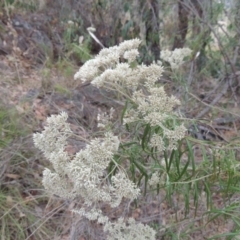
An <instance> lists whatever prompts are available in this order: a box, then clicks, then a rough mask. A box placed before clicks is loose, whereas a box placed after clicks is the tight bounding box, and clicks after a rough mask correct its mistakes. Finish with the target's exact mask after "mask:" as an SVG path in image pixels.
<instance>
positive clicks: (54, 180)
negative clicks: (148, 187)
mask: <svg viewBox="0 0 240 240" xmlns="http://www.w3.org/2000/svg"><path fill="white" fill-rule="evenodd" d="M67 117H68V116H67V114H66V113H64V112H63V113H61V114H60V115H53V116H51V117H49V118H48V119H47V126H46V127H45V129H44V131H43V132H42V133H36V134H34V136H33V140H34V144H35V146H36V147H38V148H39V149H40V150H42V151H43V152H44V155H45V157H46V158H48V159H49V160H50V162H51V163H52V164H53V168H54V171H53V172H52V171H51V170H49V169H45V170H44V172H43V180H42V182H43V185H44V187H45V188H46V189H47V190H48V191H49V192H51V193H52V194H56V195H58V196H60V197H63V198H67V199H75V198H77V197H80V198H82V199H83V200H84V206H85V207H84V208H82V209H80V210H79V211H75V212H78V213H79V214H81V215H82V216H85V217H87V218H88V219H89V220H98V222H100V223H104V224H105V225H108V226H109V229H110V226H111V228H113V226H114V224H112V223H110V222H109V220H108V218H107V217H105V216H103V215H102V212H101V210H100V209H99V208H97V206H98V203H101V202H104V203H108V204H109V205H110V206H111V207H117V206H119V204H120V203H121V201H122V199H123V198H126V199H130V200H131V201H132V200H134V199H136V198H137V197H138V196H139V194H140V189H139V188H137V186H136V185H135V184H134V183H133V182H132V181H130V180H129V179H128V178H127V176H126V174H125V173H124V171H123V170H121V168H120V167H119V166H118V165H116V166H115V167H117V168H118V172H117V174H116V175H114V176H112V178H111V181H110V179H109V176H108V174H107V171H106V169H107V167H108V165H109V163H110V162H111V161H112V162H113V163H115V161H114V160H113V156H114V154H115V153H116V152H117V151H118V148H119V144H120V141H119V139H118V137H117V136H114V135H113V134H112V133H111V132H106V133H105V137H104V138H101V139H99V138H98V139H94V140H92V141H91V142H90V144H89V145H87V147H86V148H85V149H84V150H81V151H79V152H78V153H76V155H75V156H74V157H73V158H70V156H69V154H68V153H67V152H66V151H65V147H66V144H67V138H68V137H69V136H70V135H71V133H72V132H71V129H70V125H69V124H68V123H67V122H66V121H67ZM115 164H116V163H115ZM89 208H90V210H89V211H86V209H89ZM91 208H92V209H91ZM117 224H118V225H119V223H117ZM118 225H116V226H118ZM105 227H106V226H105ZM146 228H148V227H146ZM106 229H108V227H107V228H106ZM109 229H108V231H110V230H109ZM109 239H110V238H109ZM125 239H126V238H125Z"/></svg>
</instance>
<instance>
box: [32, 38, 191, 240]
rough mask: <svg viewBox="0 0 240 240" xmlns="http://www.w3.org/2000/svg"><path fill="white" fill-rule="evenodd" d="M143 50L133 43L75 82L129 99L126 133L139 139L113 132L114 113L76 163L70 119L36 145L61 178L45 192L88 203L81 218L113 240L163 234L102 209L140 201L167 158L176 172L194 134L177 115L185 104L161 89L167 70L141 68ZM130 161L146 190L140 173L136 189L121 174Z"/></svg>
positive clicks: (49, 175)
mask: <svg viewBox="0 0 240 240" xmlns="http://www.w3.org/2000/svg"><path fill="white" fill-rule="evenodd" d="M139 45H140V40H138V39H133V40H129V41H124V42H123V43H121V44H120V45H119V46H114V47H110V48H106V49H103V50H102V51H101V52H100V53H99V54H98V55H97V56H96V57H95V58H94V59H92V60H89V61H87V62H86V63H85V64H84V65H83V66H82V67H81V68H80V70H79V71H78V72H77V73H76V74H75V76H74V78H75V79H81V81H83V82H85V81H90V82H91V84H93V85H94V86H96V87H98V88H100V87H103V88H107V89H109V90H114V91H117V92H118V93H120V94H121V95H122V96H123V97H124V98H125V99H126V105H125V107H124V109H123V125H125V126H126V127H127V129H128V131H129V132H132V133H133V134H132V135H131V136H132V139H130V140H129V139H125V140H122V141H120V139H119V138H118V136H115V135H114V132H115V129H113V128H112V126H111V119H112V115H113V111H114V109H111V110H110V114H109V115H108V114H106V113H104V114H99V116H98V121H99V125H98V126H99V127H101V128H104V129H105V135H104V136H102V137H101V138H97V139H93V140H92V141H91V142H90V144H89V145H87V147H86V148H85V149H84V150H81V151H79V152H78V153H76V155H75V156H74V157H73V158H70V156H69V155H68V153H67V152H66V151H65V147H66V143H67V138H68V137H69V136H70V135H71V134H72V132H71V129H70V126H69V124H68V123H67V114H66V113H64V112H63V113H61V114H60V115H54V116H51V117H49V118H48V119H47V126H46V127H45V129H44V131H43V132H42V133H37V134H34V138H33V139H34V143H35V145H36V147H38V148H39V149H40V150H42V151H43V153H44V155H45V157H46V158H48V159H49V160H50V162H51V163H52V165H53V168H54V172H51V171H50V170H49V169H45V170H44V172H43V185H44V187H45V188H46V189H47V190H48V191H49V192H51V193H54V194H56V195H58V196H60V197H63V198H68V199H76V198H81V199H82V200H83V202H84V206H83V207H82V208H81V209H78V210H74V212H76V213H78V214H80V215H82V216H85V217H86V218H87V219H89V220H95V221H97V222H98V223H101V224H103V226H104V227H103V229H104V231H105V232H106V233H107V234H108V239H155V234H156V233H155V231H154V230H153V229H152V228H150V227H149V226H147V225H143V224H141V223H137V222H135V220H134V219H132V218H130V219H128V220H127V221H125V220H124V219H122V218H120V219H118V221H117V222H115V223H112V222H110V220H109V219H108V217H107V216H105V215H104V214H103V213H102V211H101V209H100V206H101V203H107V204H109V205H110V206H111V207H112V208H116V207H118V206H119V204H120V203H121V202H122V200H123V199H129V201H133V200H135V199H137V197H138V196H139V195H140V191H141V190H140V182H141V175H144V176H145V178H146V179H148V178H149V177H151V176H152V178H151V179H150V181H149V183H150V184H149V185H150V186H153V185H154V184H158V181H160V175H161V174H160V173H157V172H154V171H153V172H151V171H148V170H147V169H149V168H148V166H150V167H151V166H152V165H153V163H154V162H156V160H157V159H159V158H160V159H159V160H160V162H161V157H162V155H164V156H165V158H166V164H168V163H167V158H168V155H169V154H171V152H172V151H174V150H176V149H177V148H178V143H179V141H181V139H183V138H184V136H185V132H186V128H185V127H184V125H183V124H182V123H181V121H179V114H178V113H177V112H176V111H174V109H175V108H176V107H177V106H179V105H180V102H179V100H178V99H176V98H175V97H174V96H170V97H169V96H167V94H166V93H165V91H164V88H163V87H161V86H159V83H158V80H159V78H160V77H161V75H162V72H163V66H162V65H161V63H159V64H157V63H153V64H151V65H149V66H146V65H144V64H142V65H138V64H137V62H136V58H137V57H138V55H139V52H138V47H139ZM187 53H190V51H187ZM165 55H167V54H165ZM166 60H168V61H171V60H173V62H174V65H173V67H174V68H175V67H176V65H179V64H181V63H182V60H176V58H175V57H172V58H170V57H168V58H167V59H166ZM171 65H172V64H171ZM133 151H136V152H137V154H133V155H134V158H133V157H131V156H132V153H133ZM145 159H148V161H146V160H145ZM149 159H150V160H149ZM126 160H129V161H130V162H129V163H128V165H135V167H136V168H137V169H138V171H139V173H140V175H139V174H138V176H140V177H139V180H138V183H139V184H136V182H137V181H136V177H137V176H136V174H135V172H132V177H133V179H135V181H134V182H133V181H132V180H131V179H130V176H129V175H128V171H126V170H124V169H123V167H122V166H121V162H122V161H126ZM110 165H111V167H110V168H109V166H110ZM168 171H169V169H168ZM159 174H160V175H159Z"/></svg>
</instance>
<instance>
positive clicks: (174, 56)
mask: <svg viewBox="0 0 240 240" xmlns="http://www.w3.org/2000/svg"><path fill="white" fill-rule="evenodd" d="M191 53H192V50H191V49H189V48H176V49H174V50H173V51H169V50H163V51H161V58H162V59H163V60H164V61H166V62H168V63H170V65H171V68H172V69H176V68H179V66H181V65H182V64H183V62H184V61H183V60H184V58H185V57H187V56H189V55H190V54H191Z"/></svg>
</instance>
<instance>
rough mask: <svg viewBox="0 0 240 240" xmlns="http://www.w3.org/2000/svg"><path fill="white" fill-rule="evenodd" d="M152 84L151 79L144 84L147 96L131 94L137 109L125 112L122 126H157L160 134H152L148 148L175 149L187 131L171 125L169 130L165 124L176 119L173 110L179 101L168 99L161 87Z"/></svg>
mask: <svg viewBox="0 0 240 240" xmlns="http://www.w3.org/2000/svg"><path fill="white" fill-rule="evenodd" d="M152 83H153V80H152V79H151V82H150V83H149V82H148V81H146V83H145V86H146V88H147V90H148V93H149V94H145V93H143V91H142V90H139V91H135V92H134V93H133V101H134V102H135V103H136V105H137V107H136V108H135V109H134V108H131V109H128V110H127V111H126V114H125V117H124V119H123V121H124V124H128V123H132V122H138V121H141V122H142V123H143V124H149V125H150V126H151V127H156V126H159V127H161V129H162V133H161V134H156V133H155V134H153V136H152V138H151V139H150V142H149V145H150V147H153V148H157V150H158V151H160V152H161V151H164V150H173V149H177V142H178V140H181V139H182V138H184V136H185V133H186V131H187V129H186V128H185V127H184V126H183V125H180V126H178V125H176V126H174V125H172V126H170V128H171V129H169V126H168V125H167V124H166V122H167V121H168V120H172V119H174V118H177V117H178V116H177V114H176V113H174V108H175V107H177V106H178V105H180V101H179V100H178V99H177V98H175V97H174V96H171V97H168V96H167V94H166V92H165V91H164V88H163V87H156V86H152ZM164 139H165V140H167V141H165V140H164ZM166 142H167V143H166Z"/></svg>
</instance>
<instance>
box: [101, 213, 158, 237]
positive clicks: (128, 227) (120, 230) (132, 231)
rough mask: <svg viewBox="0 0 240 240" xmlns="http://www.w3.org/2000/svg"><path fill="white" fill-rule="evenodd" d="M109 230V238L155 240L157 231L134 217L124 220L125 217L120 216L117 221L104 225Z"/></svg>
mask: <svg viewBox="0 0 240 240" xmlns="http://www.w3.org/2000/svg"><path fill="white" fill-rule="evenodd" d="M104 230H105V231H108V233H109V237H108V240H115V239H118V240H126V239H127V240H136V239H138V240H154V239H155V235H156V232H155V230H153V229H152V228H151V227H149V226H147V225H143V224H142V223H136V222H135V220H134V219H133V218H129V219H128V221H127V222H124V219H123V218H119V219H118V221H117V223H114V224H112V223H108V224H106V225H105V227H104Z"/></svg>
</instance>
